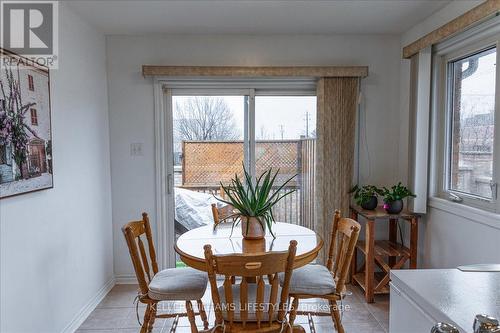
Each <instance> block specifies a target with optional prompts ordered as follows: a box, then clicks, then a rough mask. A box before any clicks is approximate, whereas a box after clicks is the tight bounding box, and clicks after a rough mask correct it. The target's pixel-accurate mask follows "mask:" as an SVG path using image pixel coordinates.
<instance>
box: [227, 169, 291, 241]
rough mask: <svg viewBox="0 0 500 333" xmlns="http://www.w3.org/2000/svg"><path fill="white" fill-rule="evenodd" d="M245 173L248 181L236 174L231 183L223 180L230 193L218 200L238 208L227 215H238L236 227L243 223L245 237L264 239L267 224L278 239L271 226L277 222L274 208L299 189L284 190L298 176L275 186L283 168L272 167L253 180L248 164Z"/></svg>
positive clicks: (232, 216) (235, 221)
mask: <svg viewBox="0 0 500 333" xmlns="http://www.w3.org/2000/svg"><path fill="white" fill-rule="evenodd" d="M243 172H244V177H245V183H243V182H242V181H241V179H240V178H239V177H238V175H235V177H234V179H231V182H230V184H229V185H224V184H222V183H221V187H222V189H223V190H224V192H225V194H226V199H221V198H217V200H219V201H222V202H224V203H227V204H229V205H232V206H233V207H234V210H235V213H234V214H233V215H231V216H228V217H227V218H235V219H234V220H233V226H232V228H234V226H235V225H237V224H238V223H240V222H241V233H242V235H243V238H245V239H262V238H264V236H265V234H266V226H267V227H268V228H269V232H270V233H271V235H272V236H273V238H275V236H274V234H273V231H272V229H271V226H272V223H273V222H275V221H274V216H273V212H272V208H273V206H274V205H276V203H278V201H280V200H281V199H283V198H284V197H286V196H287V195H289V194H291V193H293V192H295V190H288V191H284V192H281V190H282V189H283V188H284V187H285V186H286V185H287V184H288V183H289V182H290V181H291V180H292V179H293V178H295V175H294V176H293V177H291V178H289V179H288V180H287V181H285V182H284V183H283V184H282V185H281V186H278V187H276V188H273V186H274V183H275V181H276V177H277V176H278V172H279V169H278V171H276V172H275V173H274V174H273V172H272V169H269V170H268V171H266V172H264V173H262V174H261V175H260V176H259V177H257V178H256V179H255V180H252V177H251V176H250V174H249V173H248V172H247V170H246V169H245V167H243ZM231 234H232V230H231Z"/></svg>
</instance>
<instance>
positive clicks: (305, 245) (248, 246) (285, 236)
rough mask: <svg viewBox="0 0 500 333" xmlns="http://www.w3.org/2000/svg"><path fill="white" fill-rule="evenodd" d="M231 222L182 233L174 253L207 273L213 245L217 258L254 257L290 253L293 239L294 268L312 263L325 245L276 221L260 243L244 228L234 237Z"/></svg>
mask: <svg viewBox="0 0 500 333" xmlns="http://www.w3.org/2000/svg"><path fill="white" fill-rule="evenodd" d="M231 227H232V226H231V223H221V224H219V225H218V226H217V228H215V230H214V227H213V225H206V226H203V227H199V228H196V229H193V230H189V231H187V232H185V233H184V234H182V235H181V236H180V237H179V238H178V239H177V242H176V243H175V251H176V252H177V253H178V254H179V256H180V258H181V260H182V261H183V262H184V263H185V264H186V265H188V266H190V267H193V268H196V269H198V270H201V271H206V267H205V255H204V250H203V246H204V245H206V244H210V245H211V246H212V251H213V253H214V254H215V255H224V254H252V253H262V252H271V251H288V246H289V245H290V241H291V240H296V241H297V253H296V255H295V264H294V268H299V267H302V266H304V265H307V264H308V263H310V262H311V261H313V260H314V259H315V258H316V257H317V256H318V252H319V251H320V249H321V247H322V246H323V240H322V239H321V237H320V236H319V235H318V234H316V233H315V232H314V231H313V230H311V229H308V228H305V227H301V226H299V225H295V224H289V223H280V222H276V223H274V224H273V227H272V231H273V233H274V235H275V236H276V238H273V236H272V235H271V233H270V232H269V230H267V231H266V236H265V238H264V239H261V240H246V239H243V236H242V235H241V227H239V226H236V227H235V228H234V230H233V233H232V235H231Z"/></svg>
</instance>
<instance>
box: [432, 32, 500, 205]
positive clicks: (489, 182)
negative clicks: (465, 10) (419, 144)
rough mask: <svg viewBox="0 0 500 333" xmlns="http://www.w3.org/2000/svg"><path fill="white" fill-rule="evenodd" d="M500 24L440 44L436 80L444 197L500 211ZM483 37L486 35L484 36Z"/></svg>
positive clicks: (440, 162)
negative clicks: (488, 30)
mask: <svg viewBox="0 0 500 333" xmlns="http://www.w3.org/2000/svg"><path fill="white" fill-rule="evenodd" d="M499 29H500V23H499V24H498V26H497V27H496V28H495V29H493V32H492V33H490V34H489V35H488V34H486V33H485V30H484V29H483V30H481V31H482V33H481V34H479V33H476V32H474V31H472V32H469V35H462V36H459V37H460V38H458V37H457V39H456V41H453V40H451V41H447V42H444V43H442V44H443V45H438V46H437V47H436V48H435V51H434V52H435V57H434V73H435V75H434V80H438V81H436V87H437V90H438V94H437V95H436V99H435V102H436V103H435V107H434V113H435V114H436V118H435V119H436V120H437V123H438V126H436V128H435V131H434V134H435V135H436V140H438V141H435V142H437V143H439V142H441V143H442V144H441V145H440V146H439V147H438V148H436V149H437V150H436V152H441V154H438V155H437V159H436V162H438V164H437V169H435V170H436V172H437V177H438V178H437V180H439V184H440V187H438V189H437V193H438V194H440V195H441V196H442V197H443V198H446V199H450V200H452V201H457V202H462V203H463V204H466V205H470V206H474V207H477V208H482V209H487V210H491V211H500V209H499V208H500V207H497V206H498V201H497V183H498V182H499V176H500V163H499V162H498V161H497V160H498V157H499V156H500V154H499V153H500V145H499V139H500V136H499V135H500V134H499V133H500V131H499V128H498V126H500V117H499V115H498V113H497V112H498V104H499V101H500V91H499V89H498V83H497V82H496V81H497V78H499V77H500V72H499V68H498V66H497V63H498V60H499V54H498V45H499V41H500V35H499V34H498V31H499ZM479 36H481V37H479Z"/></svg>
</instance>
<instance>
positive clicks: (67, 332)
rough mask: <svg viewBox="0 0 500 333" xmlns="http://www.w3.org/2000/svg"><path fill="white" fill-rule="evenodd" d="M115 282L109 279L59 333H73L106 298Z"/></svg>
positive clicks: (113, 279)
mask: <svg viewBox="0 0 500 333" xmlns="http://www.w3.org/2000/svg"><path fill="white" fill-rule="evenodd" d="M115 284H116V280H115V278H114V277H112V278H111V279H109V280H108V281H107V282H106V283H105V284H104V286H102V288H101V289H99V291H98V292H97V293H96V294H95V296H94V297H92V299H90V300H89V301H88V302H87V304H85V306H84V307H83V308H82V309H81V310H80V312H78V314H77V315H76V316H75V317H74V318H73V319H72V320H71V322H70V323H69V324H68V326H66V327H65V328H64V329H63V330H62V332H61V333H74V332H75V331H76V330H77V329H78V328H79V327H80V326H81V325H82V323H83V322H84V321H85V319H87V317H88V316H89V314H90V313H91V312H92V311H94V309H95V308H96V307H97V305H99V303H100V302H101V301H102V300H103V299H104V297H106V295H107V294H108V293H109V291H110V290H111V289H112V288H113V287H114V286H115Z"/></svg>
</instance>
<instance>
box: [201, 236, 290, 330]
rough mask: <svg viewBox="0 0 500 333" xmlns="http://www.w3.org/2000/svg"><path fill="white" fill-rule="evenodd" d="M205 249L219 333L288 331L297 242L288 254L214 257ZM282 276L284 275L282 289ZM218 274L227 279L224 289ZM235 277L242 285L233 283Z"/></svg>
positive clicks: (207, 246)
mask: <svg viewBox="0 0 500 333" xmlns="http://www.w3.org/2000/svg"><path fill="white" fill-rule="evenodd" d="M204 249H205V261H206V265H207V271H208V280H209V282H210V289H211V291H212V301H213V306H214V312H215V320H216V332H245V331H246V332H279V331H281V330H282V329H283V327H286V326H285V324H286V312H287V301H288V287H289V282H290V278H291V276H292V272H293V264H294V260H295V252H296V250H297V242H296V241H294V240H292V241H291V242H290V245H289V247H288V251H284V252H269V253H262V252H261V253H256V254H235V255H214V254H213V252H212V248H211V246H210V245H205V246H204ZM280 272H283V273H284V279H283V281H284V284H283V286H282V287H280V284H279V277H278V273H280ZM217 274H220V275H223V276H224V284H223V285H222V286H220V287H218V286H217V280H216V275H217ZM234 277H236V278H237V282H239V283H233V282H232V279H233V278H234ZM254 281H255V283H253V282H254ZM266 281H267V283H266Z"/></svg>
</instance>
